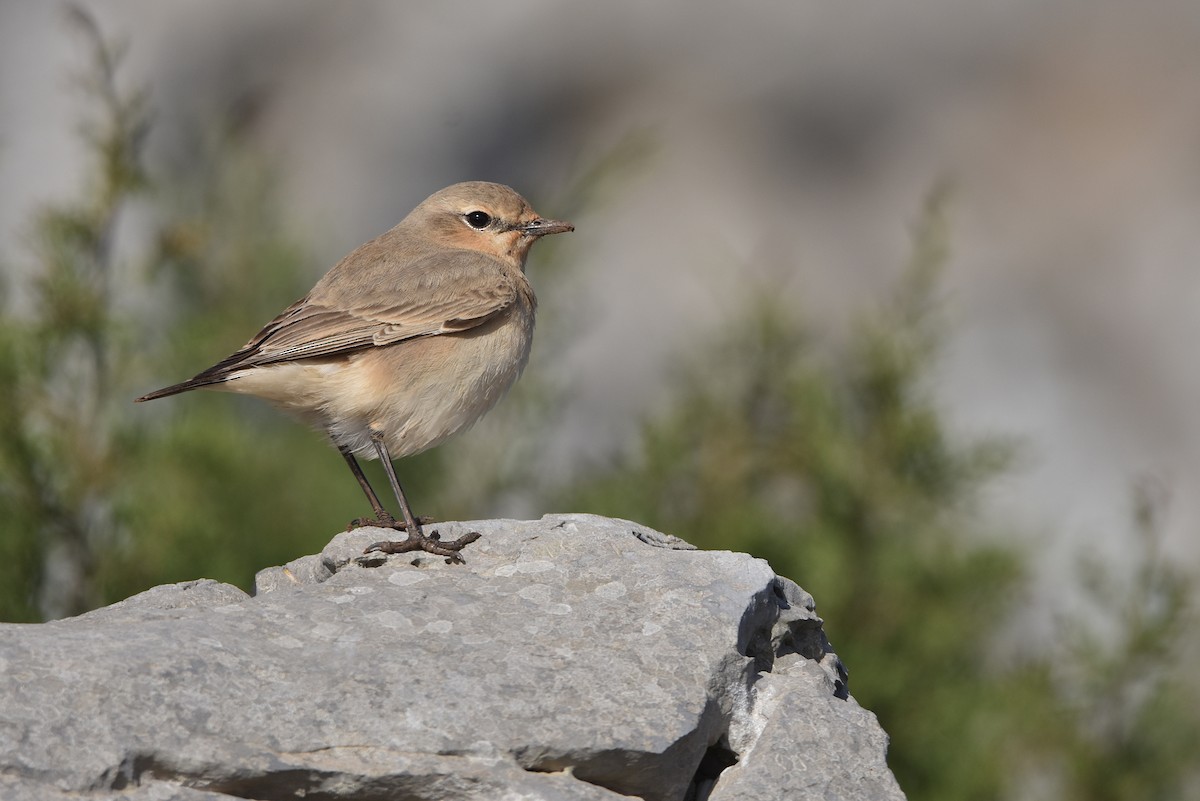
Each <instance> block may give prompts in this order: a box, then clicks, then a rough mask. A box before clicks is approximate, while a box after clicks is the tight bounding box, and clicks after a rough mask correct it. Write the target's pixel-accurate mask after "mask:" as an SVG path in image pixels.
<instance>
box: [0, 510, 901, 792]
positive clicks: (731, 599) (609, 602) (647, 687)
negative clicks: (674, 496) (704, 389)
mask: <svg viewBox="0 0 1200 801" xmlns="http://www.w3.org/2000/svg"><path fill="white" fill-rule="evenodd" d="M438 528H439V529H440V531H441V534H442V536H443V537H444V538H446V539H452V538H455V537H457V536H459V535H460V534H462V533H465V532H466V531H468V530H475V531H479V532H481V533H482V534H483V538H482V539H481V540H480V541H479V542H477V543H475V544H473V545H471V546H470V547H469V548H468V549H467V551H466V552H465V556H466V560H467V563H466V564H465V565H448V564H446V563H445V562H444V560H442V559H441V558H438V557H430V556H428V555H426V554H419V555H413V554H401V555H396V556H391V557H380V556H378V555H375V557H376V558H372V559H360V558H359V557H360V555H361V553H362V550H363V548H364V547H365V546H366V545H367V544H368V543H370V542H373V541H375V540H378V539H381V538H382V537H383V535H384V532H380V531H379V530H377V529H359V530H357V531H354V532H351V533H348V534H339V535H338V536H337V537H335V538H334V539H333V541H332V542H331V543H330V544H329V545H328V546H327V547H326V548H325V550H324V551H322V553H321V554H319V555H314V556H306V557H303V558H301V559H298V560H296V561H295V562H292V563H290V564H288V565H286V566H284V567H276V568H269V569H267V570H264V571H263V572H262V573H260V574H259V576H258V579H257V586H256V595H255V596H254V597H249V596H247V595H245V593H243V592H241V591H240V590H238V589H237V588H235V587H231V586H229V585H224V584H219V583H216V582H212V581H207V580H204V581H194V582H187V583H184V584H178V585H171V586H163V587H156V588H154V589H152V590H150V591H148V592H145V593H142V594H140V595H137V596H135V597H133V598H130V599H128V600H126V601H123V602H121V603H119V604H114V605H113V606H110V607H106V608H104V609H100V610H96V611H95V612H91V613H88V614H86V615H82V616H80V617H77V618H71V619H68V620H62V621H56V622H53V623H46V624H41V625H12V624H9V625H2V626H0V798H3V799H6V801H24V800H25V799H30V801H32V800H33V799H39V800H40V799H50V800H51V801H53V800H54V799H67V798H71V799H130V800H131V801H168V800H171V799H178V800H179V801H216V800H217V799H228V798H251V799H294V798H305V799H309V800H311V799H394V800H397V801H400V800H408V799H412V801H424V799H546V800H547V801H549V800H550V799H554V800H556V801H557V800H561V801H568V800H570V801H575V800H576V799H578V801H592V800H593V799H594V800H595V801H601V799H617V798H623V797H630V796H632V797H639V798H644V799H648V801H683V800H684V799H689V800H690V799H696V800H697V801H700V800H701V799H705V798H708V799H710V800H711V801H732V800H733V799H759V800H761V799H809V798H812V799H817V798H820V799H832V798H837V799H902V798H903V797H904V796H903V794H902V793H901V792H900V790H899V788H898V787H897V785H896V783H895V780H894V778H893V777H892V775H891V773H890V772H889V771H888V769H887V765H886V763H885V759H884V754H885V750H886V744H887V738H886V735H884V733H883V731H882V730H881V729H880V728H879V725H878V723H877V722H876V720H875V718H874V716H873V715H872V714H871V713H869V712H867V711H865V710H863V709H862V708H861V707H859V706H858V704H856V703H855V702H854V700H853V699H852V698H850V697H849V696H848V694H847V692H846V685H845V673H844V671H843V669H842V667H841V664H840V662H839V661H838V659H837V657H836V655H834V654H833V653H832V651H831V650H830V648H829V643H828V641H827V640H826V638H825V634H824V632H823V630H822V628H821V621H820V619H819V618H818V617H817V616H816V615H815V614H814V612H813V603H812V599H811V597H810V596H809V595H808V594H807V593H805V592H804V591H803V590H801V589H800V588H799V587H797V586H796V585H795V584H793V583H792V582H790V581H788V580H787V579H783V578H780V577H778V576H776V575H775V574H774V573H773V572H772V571H771V569H770V567H769V566H768V565H767V564H766V562H764V561H762V560H760V559H755V558H752V557H750V556H748V555H745V554H737V553H729V552H722V551H698V550H694V549H692V548H691V546H689V545H687V544H686V543H684V542H682V541H681V540H678V539H675V538H673V537H670V536H667V535H663V534H660V533H658V532H654V531H651V530H649V529H646V528H644V527H642V526H639V525H637V524H634V523H629V522H626V521H621V520H612V519H609V518H602V517H594V516H590V515H551V516H547V517H545V518H543V519H541V520H538V521H530V522H518V521H506V520H491V521H477V522H473V523H443V524H440V525H439V526H438Z"/></svg>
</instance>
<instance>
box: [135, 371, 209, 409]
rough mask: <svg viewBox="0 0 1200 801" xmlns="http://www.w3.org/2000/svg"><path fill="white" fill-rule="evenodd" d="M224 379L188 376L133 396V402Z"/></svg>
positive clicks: (148, 399) (164, 395) (197, 387)
mask: <svg viewBox="0 0 1200 801" xmlns="http://www.w3.org/2000/svg"><path fill="white" fill-rule="evenodd" d="M224 381H225V377H224V376H222V377H221V378H201V377H200V376H196V377H195V378H189V379H188V380H187V381H183V382H181V383H178V384H172V385H171V386H169V387H163V388H162V389H156V390H154V391H153V392H147V393H146V394H145V395H143V396H142V397H140V398H134V399H133V402H134V403H141V402H142V401H150V400H157V399H158V398H165V397H167V396H169V395H178V394H179V393H180V392H188V391H190V390H193V389H200V388H201V387H211V386H212V385H213V384H220V383H223V382H224Z"/></svg>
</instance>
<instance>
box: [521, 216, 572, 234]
mask: <svg viewBox="0 0 1200 801" xmlns="http://www.w3.org/2000/svg"><path fill="white" fill-rule="evenodd" d="M517 230H518V231H520V232H521V233H523V234H525V236H546V235H547V234H562V233H566V232H567V231H574V230H575V226H574V225H571V223H569V222H560V221H559V220H543V219H542V218H541V217H539V218H537V219H536V220H533V221H531V222H527V223H525V224H524V225H519V226H517Z"/></svg>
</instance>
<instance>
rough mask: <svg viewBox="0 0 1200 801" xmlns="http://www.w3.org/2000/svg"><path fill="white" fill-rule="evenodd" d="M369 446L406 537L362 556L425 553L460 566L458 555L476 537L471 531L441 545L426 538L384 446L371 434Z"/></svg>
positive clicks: (435, 538)
mask: <svg viewBox="0 0 1200 801" xmlns="http://www.w3.org/2000/svg"><path fill="white" fill-rule="evenodd" d="M371 442H372V443H374V445H375V452H376V453H377V454H379V461H380V462H382V463H383V470H384V472H385V473H387V477H388V481H389V482H390V483H391V485H392V492H394V493H395V494H396V501H397V502H398V503H399V504H400V514H402V515H403V516H404V523H403V526H404V529H405V531H407V532H408V537H407V539H404V540H401V541H399V542H392V541H384V542H377V543H375V544H373V545H371V546H370V547H368V548H367V549H366V550H365V551H363V553H370V552H371V551H381V552H383V553H407V552H408V551H425V552H426V553H432V554H437V555H438V556H445V557H446V558H447V559H448V560H449V561H451V562H461V561H462V557H461V556H460V555H459V553H458V552H459V551H461V550H462V549H463V548H465V547H466V546H467V545H469V544H471V543H472V542H474V541H475V540H477V539H479V533H478V532H475V531H472V532H470V533H467V534H464V535H463V536H461V537H459V538H458V539H456V540H455V541H454V542H442V541H441V540H440V539H439V538H438V533H437V532H436V531H431V532H430V533H429V535H428V536H426V535H425V532H423V531H422V530H421V522H420V520H418V519H417V517H416V516H415V515H413V513H412V508H411V507H410V506H409V505H408V499H407V498H405V497H404V490H402V489H401V488H400V480H399V479H398V478H396V468H395V467H394V466H393V465H392V457H391V454H389V453H388V449H387V445H385V444H384V442H383V438H382V437H381V436H379V435H377V434H373V435H372V436H371ZM364 481H365V479H364ZM400 525H401V524H399V523H397V524H396V526H395V527H396V528H399V527H400Z"/></svg>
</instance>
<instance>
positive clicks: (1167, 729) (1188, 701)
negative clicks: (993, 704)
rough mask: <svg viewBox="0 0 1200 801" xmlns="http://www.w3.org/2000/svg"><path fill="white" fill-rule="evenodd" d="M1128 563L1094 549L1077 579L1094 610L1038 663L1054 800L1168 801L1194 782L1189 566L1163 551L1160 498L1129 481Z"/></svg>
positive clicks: (1040, 769)
mask: <svg viewBox="0 0 1200 801" xmlns="http://www.w3.org/2000/svg"><path fill="white" fill-rule="evenodd" d="M1133 505H1134V523H1135V527H1136V531H1137V534H1138V539H1137V542H1136V543H1132V544H1131V545H1133V550H1134V556H1133V558H1132V559H1131V560H1130V561H1129V566H1130V567H1131V568H1132V570H1131V572H1128V573H1125V572H1122V573H1117V572H1116V571H1115V570H1114V569H1113V566H1112V565H1111V564H1106V563H1104V562H1101V561H1100V560H1099V559H1097V558H1096V557H1095V556H1094V555H1093V556H1089V557H1087V558H1085V559H1083V560H1082V562H1081V572H1082V585H1083V587H1084V590H1085V597H1086V600H1087V601H1089V604H1090V607H1091V608H1092V609H1093V610H1097V611H1101V612H1103V613H1105V616H1104V617H1102V618H1100V619H1099V620H1095V621H1091V622H1090V623H1089V622H1088V621H1084V620H1081V619H1078V618H1076V619H1067V620H1063V621H1062V622H1061V624H1060V627H1059V628H1060V633H1059V637H1058V642H1059V643H1060V646H1059V647H1058V648H1057V649H1056V651H1055V652H1054V653H1052V655H1051V657H1052V658H1051V659H1049V660H1047V663H1046V664H1045V665H1043V666H1042V667H1041V675H1042V677H1043V679H1044V680H1045V681H1046V683H1047V685H1048V686H1049V687H1052V688H1053V689H1052V691H1051V692H1050V693H1048V695H1049V697H1050V699H1051V703H1049V704H1047V706H1046V707H1044V708H1043V709H1042V710H1041V713H1042V718H1043V719H1042V720H1040V723H1041V725H1040V726H1039V727H1038V728H1037V729H1036V730H1035V733H1034V734H1035V739H1034V742H1035V744H1036V749H1035V750H1034V752H1033V755H1032V757H1031V758H1030V763H1031V765H1032V766H1033V767H1032V769H1031V770H1032V771H1033V772H1034V773H1038V774H1042V775H1045V776H1048V777H1050V778H1051V781H1050V782H1049V784H1050V785H1051V792H1048V793H1046V794H1045V797H1046V798H1054V799H1061V801H1167V800H1168V799H1177V798H1189V797H1195V796H1196V793H1197V791H1200V761H1197V759H1196V757H1195V744H1196V742H1197V741H1198V740H1200V685H1197V682H1196V675H1195V669H1194V660H1195V656H1196V654H1195V653H1194V650H1193V652H1190V653H1189V652H1188V650H1187V648H1188V647H1191V648H1192V649H1195V647H1196V646H1197V645H1200V643H1198V642H1197V639H1196V630H1197V629H1196V623H1197V620H1196V608H1195V601H1196V599H1195V589H1194V587H1195V577H1194V576H1192V575H1189V574H1188V573H1187V572H1186V571H1185V570H1183V569H1181V568H1180V566H1179V565H1177V564H1175V563H1173V562H1172V561H1171V560H1170V559H1168V558H1167V557H1166V556H1165V555H1164V554H1163V553H1162V552H1161V548H1160V546H1161V537H1162V534H1161V524H1162V521H1161V517H1162V514H1163V511H1164V509H1165V505H1166V504H1165V500H1164V498H1163V496H1162V494H1161V493H1159V492H1157V491H1156V488H1155V486H1154V485H1153V484H1151V483H1149V482H1143V483H1141V484H1139V485H1138V486H1137V487H1136V488H1135V492H1134V504H1133Z"/></svg>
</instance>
